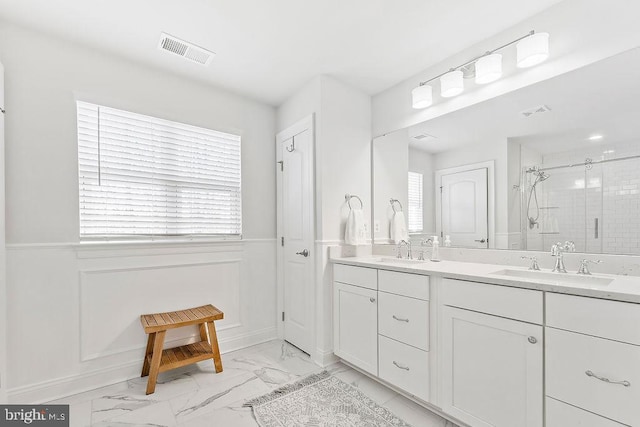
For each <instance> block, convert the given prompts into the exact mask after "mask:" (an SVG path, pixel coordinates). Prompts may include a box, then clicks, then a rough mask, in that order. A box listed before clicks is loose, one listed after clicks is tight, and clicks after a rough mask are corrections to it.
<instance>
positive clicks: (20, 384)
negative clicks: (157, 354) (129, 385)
mask: <svg viewBox="0 0 640 427" xmlns="http://www.w3.org/2000/svg"><path fill="white" fill-rule="evenodd" d="M7 249H8V251H7V258H8V259H7V279H8V280H7V288H8V289H7V293H8V295H7V301H8V326H9V328H8V334H7V335H8V337H7V338H8V339H7V340H8V378H7V381H8V387H9V390H8V399H9V401H10V402H16V403H39V402H45V401H48V400H53V399H56V398H60V397H64V396H67V395H71V394H75V393H79V392H82V391H86V390H90V389H94V388H98V387H102V386H105V385H109V384H113V383H116V382H119V381H123V380H125V379H128V378H133V377H137V376H138V375H139V371H140V369H141V366H142V357H143V354H144V347H145V344H146V336H145V334H144V332H143V330H142V327H141V326H140V321H139V316H140V314H143V313H150V312H158V311H170V310H176V309H181V308H186V307H190V306H196V305H202V304H208V303H211V304H214V305H215V306H217V307H218V308H220V309H221V310H222V311H223V312H224V314H225V318H224V320H221V321H217V322H216V326H217V330H218V331H219V333H218V338H219V343H220V348H221V351H222V352H223V354H224V353H226V352H229V351H232V350H236V349H239V348H243V347H246V346H250V345H254V344H257V343H260V342H264V341H267V340H270V339H274V338H276V336H277V329H276V322H277V316H276V262H275V253H276V240H275V239H254V240H243V241H228V242H219V243H215V242H214V243H211V242H209V243H202V242H194V243H180V244H171V243H169V244H163V243H160V244H158V245H155V244H123V245H119V244H98V245H88V246H84V245H77V244H53V245H37V244H36V245H34V244H29V245H8V247H7ZM197 339H199V338H198V334H197V330H196V329H195V327H194V328H184V329H183V330H175V331H171V333H168V334H167V344H166V346H175V345H181V344H183V343H185V342H192V341H195V340H197ZM223 364H224V355H223Z"/></svg>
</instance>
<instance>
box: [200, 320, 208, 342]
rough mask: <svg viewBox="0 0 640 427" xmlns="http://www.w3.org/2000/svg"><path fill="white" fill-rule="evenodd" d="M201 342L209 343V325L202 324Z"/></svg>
mask: <svg viewBox="0 0 640 427" xmlns="http://www.w3.org/2000/svg"><path fill="white" fill-rule="evenodd" d="M200 341H206V342H209V339H208V338H207V324H206V323H200Z"/></svg>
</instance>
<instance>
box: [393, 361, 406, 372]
mask: <svg viewBox="0 0 640 427" xmlns="http://www.w3.org/2000/svg"><path fill="white" fill-rule="evenodd" d="M393 364H394V365H396V367H398V368H400V369H404V370H405V371H408V370H409V367H408V366H402V365H401V364H399V363H398V362H396V361H395V360H394V361H393Z"/></svg>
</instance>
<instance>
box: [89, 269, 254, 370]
mask: <svg viewBox="0 0 640 427" xmlns="http://www.w3.org/2000/svg"><path fill="white" fill-rule="evenodd" d="M122 295H128V298H126V299H123V298H122ZM208 301H211V302H214V303H215V305H216V307H217V308H219V309H220V310H222V311H223V312H224V313H229V314H227V315H226V316H225V319H224V320H221V321H217V322H216V329H217V331H218V332H220V331H223V330H226V329H231V328H234V327H235V328H237V327H240V326H242V324H241V323H240V318H239V316H240V306H239V304H240V260H239V259H231V260H224V261H222V260H221V261H210V262H202V263H194V264H173V265H156V266H145V267H130V268H121V269H116V268H114V269H106V270H85V271H81V272H80V361H82V362H84V361H86V360H91V359H95V358H98V357H105V356H109V355H111V354H116V353H123V352H126V351H130V350H141V349H142V348H144V347H145V334H144V332H143V331H142V329H141V328H140V314H141V311H142V312H143V313H158V312H164V311H173V310H175V309H176V308H179V307H182V308H188V307H196V306H199V305H203V303H205V302H208ZM196 332H197V331H195V328H181V329H175V330H171V331H168V332H167V338H166V340H167V344H168V346H171V347H172V346H176V345H180V344H182V343H180V344H178V343H177V342H176V341H184V340H185V339H190V338H194V337H195V334H196ZM172 342H176V343H175V345H172Z"/></svg>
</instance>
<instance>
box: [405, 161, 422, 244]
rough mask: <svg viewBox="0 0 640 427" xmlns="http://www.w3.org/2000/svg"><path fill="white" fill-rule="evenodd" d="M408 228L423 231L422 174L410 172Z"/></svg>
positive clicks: (412, 230) (411, 230) (413, 230)
mask: <svg viewBox="0 0 640 427" xmlns="http://www.w3.org/2000/svg"><path fill="white" fill-rule="evenodd" d="M408 205H409V206H408V218H407V221H408V223H409V224H408V229H409V231H410V232H419V231H422V228H423V226H422V218H423V216H422V174H421V173H417V172H409V200H408Z"/></svg>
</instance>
